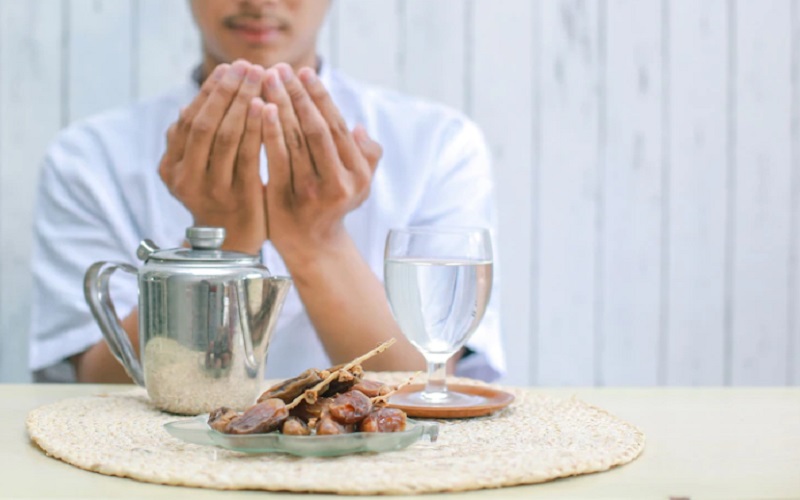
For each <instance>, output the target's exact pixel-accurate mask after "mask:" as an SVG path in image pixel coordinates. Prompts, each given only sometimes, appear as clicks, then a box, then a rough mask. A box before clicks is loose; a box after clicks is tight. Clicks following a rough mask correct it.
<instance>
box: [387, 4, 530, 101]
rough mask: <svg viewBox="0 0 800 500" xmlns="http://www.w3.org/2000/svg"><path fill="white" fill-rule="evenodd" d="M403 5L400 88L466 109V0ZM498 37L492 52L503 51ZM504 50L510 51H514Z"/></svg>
mask: <svg viewBox="0 0 800 500" xmlns="http://www.w3.org/2000/svg"><path fill="white" fill-rule="evenodd" d="M404 8H405V11H404V18H403V20H402V21H403V25H404V26H403V33H404V36H403V40H404V43H403V47H402V48H401V50H402V53H403V75H402V78H403V85H402V90H403V91H405V92H407V93H410V94H414V95H419V96H422V97H425V98H428V99H431V100H434V101H438V102H442V103H445V104H449V105H450V106H453V107H455V108H458V109H466V95H465V94H466V83H467V80H466V78H465V76H466V70H465V64H466V62H467V54H466V51H467V44H466V43H465V42H466V40H467V38H466V22H465V21H466V20H467V19H466V14H467V11H468V9H467V3H466V2H464V1H463V0H437V1H436V2H431V1H430V0H405V1H404ZM503 8H505V9H508V8H509V7H508V6H505V7H503ZM498 10H499V9H498ZM523 12H524V11H523ZM493 14H494V13H493ZM518 14H521V13H518ZM523 20H526V21H528V19H525V18H523ZM498 35H499V33H498ZM502 39H503V37H502V36H495V38H494V42H495V43H496V45H495V54H497V53H498V52H500V51H502V50H503V49H502V48H501V47H502ZM508 49H512V50H513V51H514V53H516V51H517V50H518V49H517V48H516V47H508ZM517 57H519V54H518V55H517Z"/></svg>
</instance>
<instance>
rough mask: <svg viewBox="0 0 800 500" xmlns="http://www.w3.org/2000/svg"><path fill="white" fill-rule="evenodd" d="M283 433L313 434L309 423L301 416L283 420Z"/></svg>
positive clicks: (296, 434) (293, 434)
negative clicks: (300, 417)
mask: <svg viewBox="0 0 800 500" xmlns="http://www.w3.org/2000/svg"><path fill="white" fill-rule="evenodd" d="M281 434H286V435H290V436H308V435H309V434H311V429H309V428H308V424H306V423H305V422H304V421H302V420H300V419H299V418H297V417H289V418H287V419H286V420H284V422H283V426H282V427H281Z"/></svg>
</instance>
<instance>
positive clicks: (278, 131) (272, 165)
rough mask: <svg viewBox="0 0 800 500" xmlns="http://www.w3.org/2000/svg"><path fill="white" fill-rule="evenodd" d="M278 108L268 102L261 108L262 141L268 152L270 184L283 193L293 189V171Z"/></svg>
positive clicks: (276, 190)
mask: <svg viewBox="0 0 800 500" xmlns="http://www.w3.org/2000/svg"><path fill="white" fill-rule="evenodd" d="M279 113H280V112H279V110H278V107H277V106H276V105H275V103H272V102H268V103H266V104H265V105H264V107H263V108H261V140H262V141H263V142H264V148H265V149H266V150H267V169H268V171H269V180H268V181H267V182H268V184H270V185H272V186H274V187H275V188H276V189H275V190H274V191H273V192H281V191H284V190H285V189H287V188H290V187H291V182H292V180H291V177H292V170H291V165H290V163H289V160H290V159H289V150H288V149H287V148H286V141H285V140H284V136H283V127H282V126H281V121H280V115H279Z"/></svg>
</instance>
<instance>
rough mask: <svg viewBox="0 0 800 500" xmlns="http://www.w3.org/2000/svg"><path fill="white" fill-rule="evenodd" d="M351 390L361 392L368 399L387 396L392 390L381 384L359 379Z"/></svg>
mask: <svg viewBox="0 0 800 500" xmlns="http://www.w3.org/2000/svg"><path fill="white" fill-rule="evenodd" d="M351 390H353V391H359V392H362V393H364V395H365V396H367V397H368V398H374V397H377V396H383V395H385V394H387V393H388V392H389V391H391V390H392V388H391V387H389V386H388V385H386V384H384V383H382V382H376V381H374V380H367V379H361V381H360V382H358V383H357V384H356V385H354V386H353V387H352V388H351Z"/></svg>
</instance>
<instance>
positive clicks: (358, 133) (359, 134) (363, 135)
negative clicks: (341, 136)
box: [353, 125, 370, 146]
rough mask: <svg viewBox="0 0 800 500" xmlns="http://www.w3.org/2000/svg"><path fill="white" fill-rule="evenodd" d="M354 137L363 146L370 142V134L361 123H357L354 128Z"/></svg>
mask: <svg viewBox="0 0 800 500" xmlns="http://www.w3.org/2000/svg"><path fill="white" fill-rule="evenodd" d="M353 137H355V139H356V141H357V142H358V143H359V144H360V145H362V146H368V145H369V143H370V139H369V134H367V130H366V129H365V128H364V127H362V126H361V125H356V127H355V129H353Z"/></svg>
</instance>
